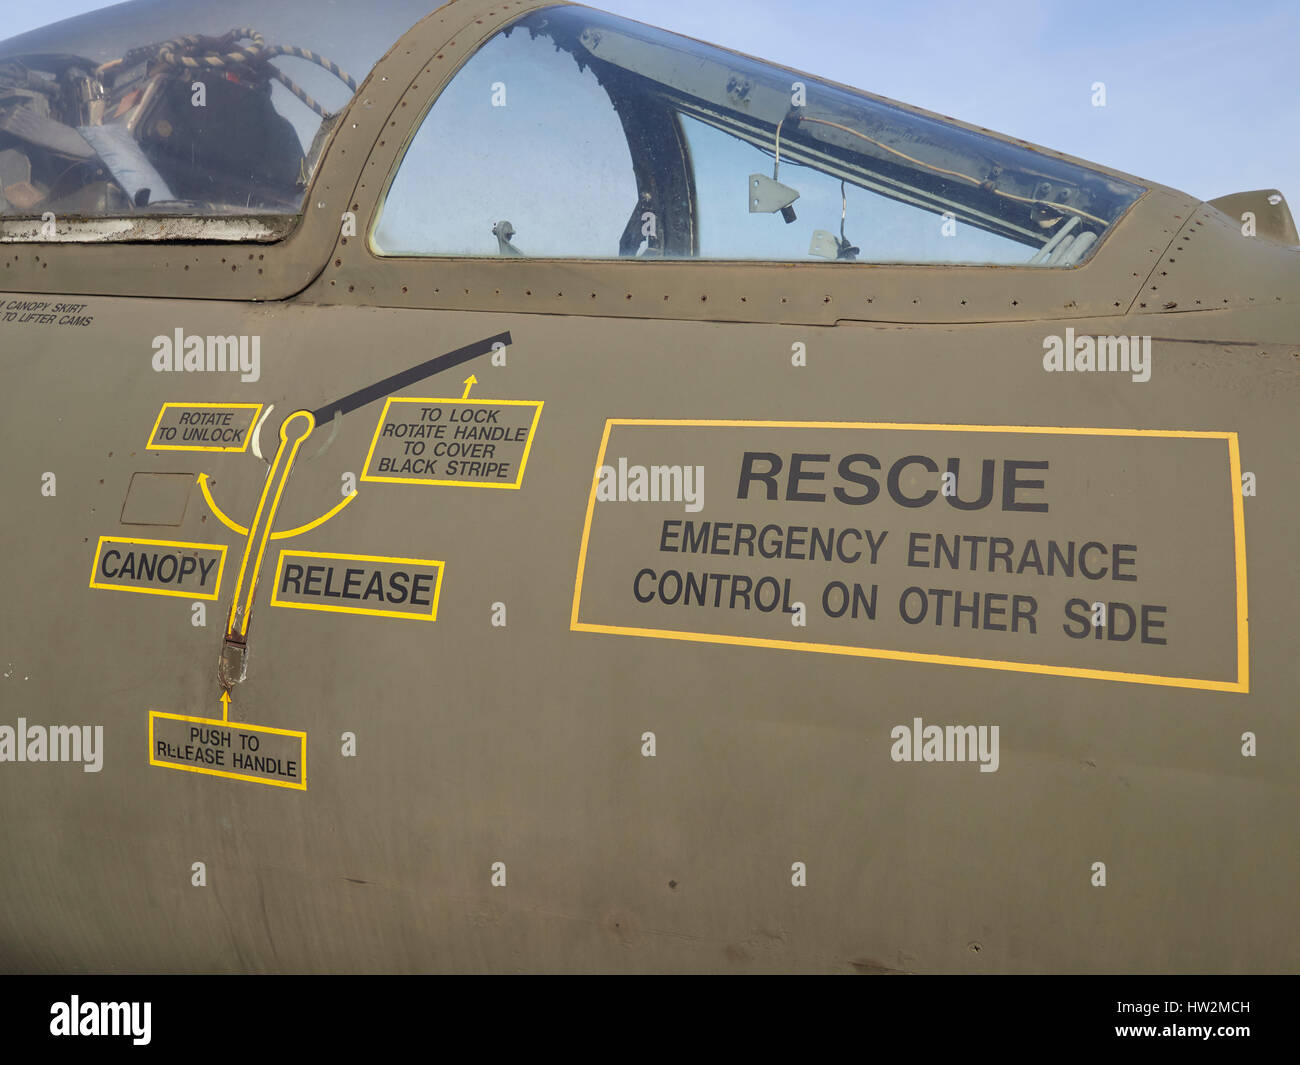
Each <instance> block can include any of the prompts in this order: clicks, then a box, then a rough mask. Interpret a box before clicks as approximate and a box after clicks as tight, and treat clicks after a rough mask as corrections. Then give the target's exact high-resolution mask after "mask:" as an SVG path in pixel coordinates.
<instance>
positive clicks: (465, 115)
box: [372, 6, 1143, 267]
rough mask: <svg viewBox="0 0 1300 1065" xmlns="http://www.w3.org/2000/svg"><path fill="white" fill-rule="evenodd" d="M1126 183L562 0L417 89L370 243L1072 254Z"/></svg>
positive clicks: (403, 248) (696, 254) (915, 257)
mask: <svg viewBox="0 0 1300 1065" xmlns="http://www.w3.org/2000/svg"><path fill="white" fill-rule="evenodd" d="M1142 192H1143V189H1142V188H1141V186H1138V185H1136V184H1133V183H1131V182H1128V181H1124V180H1121V179H1119V178H1116V177H1112V176H1110V175H1107V174H1105V173H1103V172H1101V171H1099V170H1094V169H1092V168H1090V167H1087V166H1083V165H1081V164H1078V163H1074V162H1071V161H1068V160H1065V159H1060V158H1057V157H1055V156H1053V155H1051V154H1049V153H1047V152H1044V151H1040V150H1036V149H1034V148H1032V147H1030V146H1028V145H1022V144H1015V143H1009V142H1008V141H1006V140H1002V139H1000V138H998V137H994V136H989V135H987V134H984V133H982V132H979V131H975V130H969V129H964V128H962V127H961V126H958V125H956V124H955V123H952V122H950V121H945V120H943V119H939V118H932V117H930V116H927V115H922V114H917V113H916V112H914V111H911V110H909V109H907V108H905V107H902V106H899V105H897V104H894V103H891V102H890V101H887V100H882V99H880V98H879V97H874V96H871V95H869V94H867V93H863V92H858V91H856V90H852V89H847V88H842V87H840V86H837V85H833V84H831V83H829V82H825V81H822V80H821V79H818V78H815V77H812V76H809V75H805V74H798V73H795V72H793V71H786V70H783V69H781V68H779V67H775V66H771V65H769V64H767V63H763V62H760V61H758V60H754V59H748V58H745V57H743V56H740V55H736V54H735V53H732V52H727V51H724V50H723V49H720V48H716V47H714V46H712V45H708V44H703V43H701V42H699V41H693V40H690V39H688V38H685V37H679V36H677V35H675V34H671V33H667V32H664V31H662V30H656V29H652V28H651V27H648V26H643V25H640V24H638V23H635V22H629V21H627V20H625V19H620V18H616V17H614V16H612V15H606V14H603V13H601V12H598V11H594V10H591V9H588V8H584V7H579V6H564V7H549V8H543V9H540V10H538V11H533V12H530V13H528V14H526V15H524V16H522V17H520V18H519V19H517V20H516V21H515V22H514V23H512V24H511V25H510V26H509V27H507V28H506V29H504V30H503V31H502V32H501V33H499V34H497V35H496V36H494V37H493V38H491V39H490V40H488V41H487V42H486V43H485V44H484V45H483V47H482V48H480V49H479V50H478V52H477V53H476V54H475V55H474V56H472V57H471V58H470V59H469V60H468V61H467V62H466V63H465V64H464V66H463V67H462V68H461V69H460V70H459V71H458V73H457V74H456V76H455V77H454V78H453V80H452V82H451V83H450V85H448V86H447V87H446V89H444V91H443V92H442V94H441V95H440V96H439V98H438V99H437V100H436V101H434V102H433V104H432V106H431V108H430V110H429V112H428V113H427V114H426V116H425V118H424V120H423V122H422V124H421V126H420V128H419V130H418V131H417V132H416V134H415V136H414V137H413V139H412V141H411V142H410V144H409V145H408V147H407V149H406V152H405V155H404V157H403V159H402V161H401V163H400V165H399V168H398V170H397V173H396V175H395V177H394V179H393V180H392V182H391V185H390V188H389V192H388V196H387V199H386V201H385V203H384V205H383V207H382V211H381V215H380V218H379V221H378V224H377V225H376V227H375V228H374V231H373V235H372V245H373V247H374V248H375V249H376V250H377V251H378V252H380V253H381V254H386V255H402V256H416V255H448V256H464V255H510V256H519V255H523V256H536V257H546V258H615V257H617V258H643V259H655V258H682V259H685V258H708V259H724V260H726V259H729V260H751V261H775V262H799V261H806V260H808V259H810V258H821V259H829V260H832V261H836V262H854V261H857V262H896V263H980V264H984V263H1001V264H1024V265H1040V266H1062V267H1069V266H1074V265H1076V264H1078V263H1080V262H1082V261H1083V260H1084V259H1086V258H1087V257H1088V256H1089V255H1090V254H1092V252H1093V251H1094V250H1095V249H1096V247H1097V246H1098V245H1099V243H1100V242H1101V241H1102V240H1104V238H1105V236H1106V234H1107V233H1108V232H1109V230H1110V229H1111V227H1112V226H1113V225H1114V223H1115V222H1116V221H1117V220H1118V219H1119V218H1120V216H1121V215H1123V213H1124V212H1125V211H1126V210H1127V209H1128V207H1129V206H1130V205H1131V204H1132V203H1133V202H1134V201H1135V200H1136V199H1137V198H1138V197H1139V196H1140V195H1141V194H1142Z"/></svg>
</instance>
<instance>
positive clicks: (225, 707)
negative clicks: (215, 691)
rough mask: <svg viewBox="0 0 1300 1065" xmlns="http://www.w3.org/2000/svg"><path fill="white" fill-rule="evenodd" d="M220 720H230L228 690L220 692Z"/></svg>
mask: <svg viewBox="0 0 1300 1065" xmlns="http://www.w3.org/2000/svg"><path fill="white" fill-rule="evenodd" d="M221 720H222V721H225V722H227V723H229V721H230V692H227V691H223V692H222V693H221Z"/></svg>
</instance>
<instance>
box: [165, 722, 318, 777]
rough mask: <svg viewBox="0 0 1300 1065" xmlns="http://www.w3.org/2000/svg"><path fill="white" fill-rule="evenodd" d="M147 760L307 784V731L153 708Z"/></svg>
mask: <svg viewBox="0 0 1300 1065" xmlns="http://www.w3.org/2000/svg"><path fill="white" fill-rule="evenodd" d="M149 764H150V765H156V766H161V767H163V768H164V769H179V770H181V771H182V772H187V773H202V774H204V775H205V776H210V777H227V778H228V779H230V780H246V781H249V782H251V783H253V784H268V785H270V786H271V787H275V788H291V789H293V790H294V791H306V790H307V733H305V732H296V731H294V730H292V729H282V728H271V727H270V726H269V725H247V724H244V723H243V722H241V721H222V720H221V719H220V718H210V717H192V716H189V715H186V714H173V713H169V712H167V711H165V710H150V711H149Z"/></svg>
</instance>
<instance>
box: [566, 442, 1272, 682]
mask: <svg viewBox="0 0 1300 1065" xmlns="http://www.w3.org/2000/svg"><path fill="white" fill-rule="evenodd" d="M616 426H628V427H651V428H657V427H663V428H679V427H692V428H693V427H703V428H737V429H821V430H846V429H847V430H852V429H876V430H887V431H904V432H906V431H933V432H959V433H1012V434H1040V435H1044V436H1082V437H1090V436H1091V437H1131V438H1170V439H1184V440H1222V441H1223V442H1224V443H1225V444H1226V451H1227V454H1226V458H1227V460H1228V461H1227V462H1226V463H1225V472H1226V474H1227V482H1226V485H1225V487H1226V489H1227V491H1228V493H1229V498H1230V499H1231V508H1232V509H1231V542H1232V562H1233V567H1234V568H1233V576H1232V579H1231V582H1230V584H1231V589H1232V591H1233V598H1234V599H1235V619H1234V621H1235V624H1234V625H1233V626H1232V628H1233V629H1234V631H1235V637H1236V639H1235V654H1234V655H1233V656H1232V657H1233V658H1234V659H1235V666H1236V678H1235V679H1234V680H1215V679H1207V678H1200V677H1186V676H1163V675H1158V674H1151V673H1142V672H1125V671H1120V670H1108V669H1094V668H1083V667H1074V666H1060V665H1048V664H1037V663H1030V662H1019V661H1003V660H998V659H994V658H976V657H966V656H958V655H945V654H930V653H921V652H913V651H903V650H896V649H888V648H870V647H860V646H853V645H844V644H838V643H826V642H814V641H800V640H789V639H773V638H767V637H754V636H745V635H737V634H732V633H721V632H700V631H688V630H682V631H678V630H676V629H668V628H652V627H647V626H631V625H615V624H601V623H593V622H591V621H584V620H581V617H580V615H581V613H582V595H583V585H584V580H585V579H586V578H587V575H588V570H589V562H590V558H589V547H590V541H591V531H592V519H593V517H594V515H595V510H596V502H597V489H598V487H599V485H600V481H601V471H602V469H603V468H604V467H605V465H606V462H607V459H606V455H607V452H608V449H609V443H610V435H611V432H612V431H613V429H614V428H615V427H616ZM1245 544H1246V541H1245V518H1244V510H1243V505H1242V497H1241V456H1240V448H1239V443H1238V436H1237V434H1236V433H1235V432H1211V431H1194V430H1188V431H1182V430H1163V429H1110V428H1084V427H1080V428H1066V427H1046V426H1013V425H949V424H938V423H935V424H931V423H898V422H798V421H742V420H729V419H653V418H645V419H642V418H610V419H607V420H606V422H605V429H604V433H603V435H602V437H601V442H600V448H599V450H598V452H597V456H596V467H595V471H594V472H593V474H592V481H591V489H590V494H589V496H588V500H587V514H586V519H585V521H584V524H583V530H582V540H581V544H580V547H579V552H578V568H577V574H576V577H575V580H574V590H573V609H572V614H571V616H570V625H569V627H570V630H571V631H574V632H594V633H610V634H616V635H625V636H642V637H649V638H652V639H665V640H684V641H691V642H699V643H717V644H730V645H733V646H749V647H767V648H779V649H783V650H794V651H809V652H815V653H822V654H835V655H849V656H857V657H865V658H881V659H892V660H897V661H909V662H930V663H938V664H943V665H954V666H967V667H971V668H976V669H997V670H1008V671H1013V672H1021V673H1040V674H1048V675H1053V676H1064V677H1082V678H1088V679H1096V680H1112V681H1124V682H1129V683H1136V684H1153V685H1165V686H1170V687H1180V688H1195V689H1202V690H1206V691H1220V692H1248V691H1249V690H1250V654H1249V626H1248V620H1247V619H1248V613H1249V612H1248V607H1247V578H1246V546H1245Z"/></svg>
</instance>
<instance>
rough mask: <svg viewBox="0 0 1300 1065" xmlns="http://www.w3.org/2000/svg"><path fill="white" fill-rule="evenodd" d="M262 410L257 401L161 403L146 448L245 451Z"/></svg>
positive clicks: (155, 449)
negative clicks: (191, 416)
mask: <svg viewBox="0 0 1300 1065" xmlns="http://www.w3.org/2000/svg"><path fill="white" fill-rule="evenodd" d="M261 410H262V404H260V403H164V404H163V405H162V409H161V410H159V411H158V417H157V418H156V419H155V420H154V423H153V429H152V430H151V431H150V433H149V440H148V442H147V443H146V444H145V449H146V450H148V451H244V450H246V449H247V448H248V441H249V438H250V437H251V436H252V434H253V426H255V425H256V424H257V416H258V414H260V413H261ZM187 415H193V416H194V417H193V418H190V417H188V416H187ZM172 422H175V423H176V424H174V425H173V424H171V423H172ZM187 423H189V424H187Z"/></svg>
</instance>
